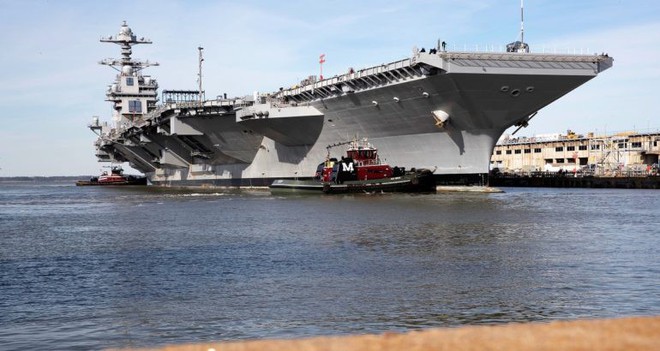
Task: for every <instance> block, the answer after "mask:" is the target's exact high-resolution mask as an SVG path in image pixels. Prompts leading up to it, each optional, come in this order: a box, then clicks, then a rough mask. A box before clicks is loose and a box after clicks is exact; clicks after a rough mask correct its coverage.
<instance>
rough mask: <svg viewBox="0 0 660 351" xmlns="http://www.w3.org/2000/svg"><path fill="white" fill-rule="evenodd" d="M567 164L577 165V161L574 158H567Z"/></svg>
mask: <svg viewBox="0 0 660 351" xmlns="http://www.w3.org/2000/svg"><path fill="white" fill-rule="evenodd" d="M566 163H575V159H574V158H567V159H566Z"/></svg>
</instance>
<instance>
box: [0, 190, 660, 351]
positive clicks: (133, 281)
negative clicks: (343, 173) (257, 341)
mask: <svg viewBox="0 0 660 351" xmlns="http://www.w3.org/2000/svg"><path fill="white" fill-rule="evenodd" d="M506 190H507V192H505V193H501V194H466V193H463V194H461V193H438V194H425V195H412V194H386V195H337V196H330V197H327V196H326V197H323V196H311V197H310V196H305V197H302V196H287V197H276V196H272V195H271V194H270V193H269V192H268V191H251V192H250V191H246V190H243V191H232V192H227V193H223V192H217V190H210V189H208V190H207V191H206V192H202V191H201V190H190V191H185V190H181V189H178V190H174V189H165V188H159V187H142V188H140V187H128V188H122V187H111V188H108V187H83V188H77V187H75V186H71V184H70V183H67V184H66V185H63V186H52V184H48V185H39V184H34V183H13V184H5V183H0V219H1V220H2V222H1V223H2V235H1V236H0V240H1V245H0V257H1V260H0V272H2V273H0V276H1V279H0V282H1V284H0V295H1V296H2V297H3V299H2V303H1V304H0V323H1V324H2V326H3V327H2V328H1V329H0V344H1V345H3V349H7V350H12V349H44V348H52V347H56V348H61V349H73V348H82V349H99V348H105V347H129V346H130V347H140V346H157V345H162V344H171V343H189V342H203V341H208V340H236V339H248V338H251V339H252V338H293V337H308V336H313V335H336V334H362V333H382V332H385V331H404V330H411V329H417V328H427V327H440V326H458V325H466V324H497V323H507V322H520V321H547V320H557V319H561V320H568V319H570V320H572V319H577V318H596V317H598V318H600V317H618V316H637V315H657V314H660V303H658V302H659V301H658V296H660V285H658V284H657V274H658V272H659V271H660V261H658V259H657V252H656V251H657V250H656V249H655V248H657V247H658V246H659V245H660V237H659V236H658V235H657V208H659V207H660V198H659V197H658V196H657V193H656V191H654V190H622V189H604V190H603V189H601V190H592V189H570V190H566V189H519V188H510V189H506ZM631 219H634V220H631Z"/></svg>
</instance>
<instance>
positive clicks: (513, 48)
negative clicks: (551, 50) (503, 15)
mask: <svg viewBox="0 0 660 351" xmlns="http://www.w3.org/2000/svg"><path fill="white" fill-rule="evenodd" d="M524 12H525V6H524V0H520V40H516V41H514V42H513V43H509V44H507V45H506V52H518V53H525V52H529V45H527V43H525V17H524Z"/></svg>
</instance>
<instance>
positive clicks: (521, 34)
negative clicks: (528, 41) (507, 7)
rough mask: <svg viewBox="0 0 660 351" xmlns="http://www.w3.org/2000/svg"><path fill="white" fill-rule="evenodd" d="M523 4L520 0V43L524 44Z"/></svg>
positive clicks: (522, 0)
mask: <svg viewBox="0 0 660 351" xmlns="http://www.w3.org/2000/svg"><path fill="white" fill-rule="evenodd" d="M524 9H525V4H524V0H520V42H521V43H525V17H524V13H525V10H524Z"/></svg>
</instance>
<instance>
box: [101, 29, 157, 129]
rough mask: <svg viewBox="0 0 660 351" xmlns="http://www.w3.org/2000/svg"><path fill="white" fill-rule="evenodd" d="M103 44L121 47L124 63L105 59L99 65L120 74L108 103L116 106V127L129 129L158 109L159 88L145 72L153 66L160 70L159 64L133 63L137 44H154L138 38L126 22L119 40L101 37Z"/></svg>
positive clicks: (117, 36) (114, 107) (113, 85)
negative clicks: (108, 67)
mask: <svg viewBox="0 0 660 351" xmlns="http://www.w3.org/2000/svg"><path fill="white" fill-rule="evenodd" d="M101 42H102V43H114V44H117V45H119V46H120V47H121V58H120V59H112V58H109V59H105V60H102V61H100V62H99V63H100V64H102V65H106V66H110V67H112V68H113V69H115V70H116V71H118V72H119V73H118V74H117V76H116V78H115V82H114V83H113V84H111V85H110V86H109V87H108V90H107V92H106V101H109V102H112V104H113V110H114V112H113V116H112V119H113V121H114V122H115V126H116V127H128V126H130V125H133V124H134V123H136V122H137V121H138V120H140V119H141V118H142V116H144V115H145V114H146V113H148V112H150V111H152V110H154V109H155V108H156V103H157V102H158V91H157V89H158V84H157V83H156V80H154V79H151V77H149V76H143V75H142V73H141V71H142V70H143V69H144V68H146V67H149V66H158V63H157V62H149V61H138V60H133V59H132V58H131V55H132V53H133V51H132V47H133V45H137V44H151V40H149V39H145V38H144V37H141V38H138V37H136V36H135V35H134V34H133V31H132V30H131V28H129V27H128V25H127V24H126V21H124V23H123V24H122V25H121V27H120V28H119V34H117V35H115V36H112V35H110V36H107V37H101Z"/></svg>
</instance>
